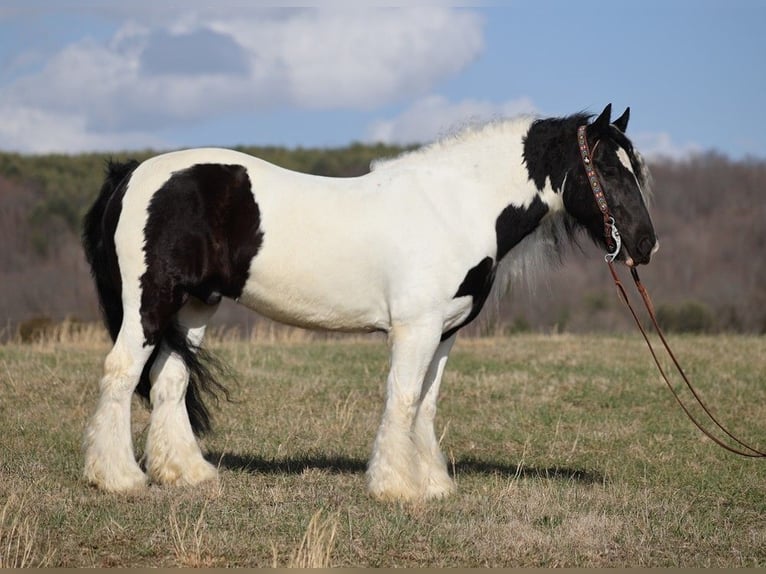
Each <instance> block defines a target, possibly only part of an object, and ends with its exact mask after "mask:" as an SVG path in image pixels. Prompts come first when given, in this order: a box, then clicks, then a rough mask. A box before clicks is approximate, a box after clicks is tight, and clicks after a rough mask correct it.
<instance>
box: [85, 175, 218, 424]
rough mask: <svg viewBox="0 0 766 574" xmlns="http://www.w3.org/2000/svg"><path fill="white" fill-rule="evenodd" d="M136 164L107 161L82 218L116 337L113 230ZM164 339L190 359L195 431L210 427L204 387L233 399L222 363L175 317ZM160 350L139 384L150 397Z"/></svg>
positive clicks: (189, 401)
mask: <svg viewBox="0 0 766 574" xmlns="http://www.w3.org/2000/svg"><path fill="white" fill-rule="evenodd" d="M138 165H139V162H137V161H135V160H130V161H128V162H126V163H117V162H113V161H109V162H108V163H107V167H106V178H105V179H104V183H103V185H102V186H101V192H100V193H99V195H98V198H97V199H96V201H95V203H94V204H93V206H92V207H91V208H90V210H89V211H88V213H87V214H86V215H85V218H84V220H83V233H82V244H83V248H84V249H85V257H86V259H87V260H88V263H89V264H90V269H91V275H92V276H93V279H94V281H95V283H96V290H97V292H98V300H99V304H100V306H101V311H102V313H103V316H104V321H105V323H106V327H107V329H108V330H109V335H110V336H111V338H112V341H114V340H115V339H116V338H117V334H118V333H119V332H120V327H121V326H122V316H123V309H122V278H121V275H120V267H119V262H118V260H117V251H116V248H115V244H114V232H115V230H116V229H117V222H118V221H119V219H120V213H121V211H122V197H123V195H124V193H125V189H126V187H127V185H128V181H129V180H130V176H131V174H132V173H133V171H134V170H135V169H136V168H137V167H138ZM161 339H162V342H163V343H164V344H166V345H167V346H168V348H169V349H170V350H171V351H173V352H175V353H177V354H178V355H179V356H180V357H181V359H182V360H183V361H184V363H185V364H186V368H187V369H188V371H189V386H188V387H187V389H186V409H187V411H188V413H189V421H190V423H191V426H192V429H193V430H194V432H195V434H198V435H199V434H202V433H204V432H206V431H208V430H210V427H211V424H210V413H209V411H208V409H207V407H206V406H205V404H204V403H203V401H202V393H203V392H204V393H206V394H208V395H210V396H212V397H213V398H214V399H217V395H218V393H222V394H223V395H224V396H225V397H226V398H227V399H229V393H228V392H227V390H226V388H225V387H224V386H223V385H222V384H221V383H219V382H218V381H217V380H216V375H217V374H219V373H221V374H222V373H223V372H224V369H223V367H222V365H221V364H220V363H219V362H218V361H216V360H215V359H214V358H213V357H212V356H211V355H210V354H209V353H207V352H205V351H204V350H203V349H197V348H193V347H191V346H190V345H189V343H188V341H187V340H186V337H185V336H184V335H183V333H182V332H181V330H180V329H179V328H178V326H177V324H176V323H175V322H174V321H172V322H171V324H170V325H169V327H168V328H167V329H165V331H164V332H163V334H162V338H161ZM159 351H160V345H157V346H156V347H155V349H154V352H153V353H152V355H151V357H150V358H149V360H148V361H147V362H146V365H144V369H143V372H142V373H141V379H140V380H139V383H138V386H137V387H136V393H138V395H139V396H141V398H143V399H144V400H145V401H147V402H148V401H149V391H150V389H151V382H150V380H149V373H150V371H151V368H152V365H153V364H154V361H155V360H156V358H157V355H158V354H159Z"/></svg>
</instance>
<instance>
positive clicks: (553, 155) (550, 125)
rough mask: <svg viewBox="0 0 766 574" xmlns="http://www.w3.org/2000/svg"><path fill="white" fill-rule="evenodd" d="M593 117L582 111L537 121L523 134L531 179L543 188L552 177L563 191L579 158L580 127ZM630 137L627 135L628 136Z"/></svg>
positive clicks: (555, 188) (538, 186) (554, 184)
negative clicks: (570, 170) (570, 171)
mask: <svg viewBox="0 0 766 574" xmlns="http://www.w3.org/2000/svg"><path fill="white" fill-rule="evenodd" d="M592 117H593V116H591V115H590V114H585V113H579V114H573V115H571V116H567V117H565V118H547V119H540V120H535V121H534V122H533V123H532V125H531V126H530V127H529V130H528V131H527V135H526V136H525V137H524V140H523V143H524V163H525V164H526V166H527V172H528V173H529V179H531V180H532V181H534V183H535V186H536V187H537V189H539V190H540V191H542V189H543V188H544V187H545V179H546V178H550V180H551V186H552V187H553V189H554V191H557V192H559V191H561V187H562V185H563V184H564V178H565V176H566V173H567V171H569V169H570V168H571V166H572V165H574V164H575V163H576V162H577V160H578V155H577V154H578V151H577V146H576V145H575V142H576V141H577V140H576V138H577V128H578V126H581V125H583V124H587V123H588V122H589V121H590V119H591V118H592ZM626 139H627V138H626Z"/></svg>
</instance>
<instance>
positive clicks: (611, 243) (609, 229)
mask: <svg viewBox="0 0 766 574" xmlns="http://www.w3.org/2000/svg"><path fill="white" fill-rule="evenodd" d="M577 145H578V148H579V150H580V159H581V160H582V164H583V168H584V169H585V175H586V176H587V178H588V183H590V187H591V191H593V196H594V197H595V199H596V204H597V205H598V208H599V210H600V211H601V214H602V215H603V216H604V239H605V242H606V245H607V248H608V249H609V252H607V254H606V256H605V257H604V259H605V260H606V262H607V264H608V265H609V271H611V273H612V278H613V279H614V284H615V285H616V287H617V292H618V293H619V295H620V298H621V299H622V300H623V302H624V303H625V305H626V306H627V307H628V309H629V310H630V314H631V315H633V320H634V321H635V322H636V325H638V330H639V331H641V335H642V336H643V337H644V341H646V345H647V347H649V351H650V352H651V354H652V358H653V359H654V364H655V365H657V369H659V371H660V375H662V378H663V380H664V381H665V384H666V385H667V386H668V388H669V389H670V392H671V393H673V396H674V397H675V399H676V401H677V402H678V404H679V405H681V408H682V409H683V411H684V412H685V413H686V416H688V417H689V419H690V420H691V421H692V422H693V423H694V425H695V426H696V427H697V428H698V429H699V430H700V431H702V433H703V434H704V435H705V436H707V437H708V438H709V439H710V440H712V441H713V442H714V443H716V444H717V445H719V446H721V447H723V448H724V449H726V450H728V451H729V452H733V453H734V454H738V455H740V456H746V457H750V458H766V453H764V452H762V451H760V450H758V449H756V448H753V447H752V446H750V445H748V444H747V443H745V442H743V441H741V440H740V439H738V438H737V437H736V436H734V435H733V434H732V433H731V432H729V431H728V430H727V429H726V428H725V427H724V426H723V425H722V424H721V423H719V422H718V419H716V418H715V417H714V416H713V413H711V412H710V409H709V408H708V407H707V405H706V404H705V403H704V402H703V401H702V398H701V397H700V396H699V394H697V391H696V390H695V389H694V387H693V386H692V384H691V382H689V378H688V377H687V376H686V373H684V370H683V369H682V368H681V365H680V364H679V362H678V359H676V356H675V355H674V354H673V351H671V350H670V345H668V342H667V340H666V339H665V335H664V334H663V332H662V329H660V326H659V324H658V323H657V317H656V316H655V314H654V305H652V300H651V298H650V297H649V292H648V291H647V290H646V288H645V287H644V284H643V283H641V279H639V277H638V271H637V270H636V268H635V267H634V266H631V267H630V273H631V275H632V276H633V281H635V283H636V288H637V289H638V292H639V293H640V294H641V298H642V299H643V300H644V305H645V306H646V310H647V311H648V312H649V316H650V317H651V319H652V324H653V325H654V328H655V330H656V331H657V334H658V335H659V337H660V340H661V341H662V344H663V345H664V346H665V350H666V351H667V352H668V355H669V356H670V358H671V359H672V360H673V364H674V365H675V367H676V369H677V370H678V373H679V374H680V375H681V378H682V379H683V380H684V382H685V383H686V386H687V387H688V388H689V390H690V391H691V393H692V395H693V396H694V398H695V399H696V401H697V404H699V406H700V407H702V410H703V411H704V412H705V414H706V415H707V416H708V418H710V420H711V421H713V423H714V424H715V425H716V426H717V427H718V428H719V430H721V431H722V432H723V433H725V434H726V435H727V436H728V437H729V438H730V439H732V440H733V441H734V442H735V443H737V444H738V445H739V446H740V447H742V448H741V449H740V448H736V447H733V446H730V445H728V444H726V443H725V442H724V441H722V440H721V439H720V438H718V437H717V436H715V435H714V434H713V433H711V432H710V431H709V430H707V429H706V428H705V427H703V426H702V424H701V423H700V422H699V421H698V420H697V419H696V418H695V417H694V415H692V413H691V412H690V411H689V409H688V408H687V407H686V405H685V404H684V403H683V401H682V400H681V397H679V396H678V393H677V392H676V390H675V389H674V388H673V385H671V384H670V380H669V379H668V377H667V375H666V374H665V370H664V369H663V368H662V365H661V364H660V360H659V359H658V358H657V353H655V352H654V347H652V343H651V341H649V336H648V335H647V334H646V330H645V329H644V326H643V325H642V324H641V321H640V319H639V318H638V315H637V314H636V312H635V310H634V309H633V305H631V303H630V299H628V294H627V293H626V292H625V287H624V286H623V284H622V281H620V278H619V276H618V275H617V271H616V270H615V268H614V264H613V261H614V260H615V259H616V258H617V256H618V255H619V253H620V248H621V247H622V241H621V238H620V233H619V232H618V231H617V225H616V224H615V221H614V217H612V214H611V213H610V211H609V205H608V204H607V201H606V195H605V193H604V184H603V182H602V181H601V177H600V176H599V174H598V171H597V170H596V166H595V165H594V161H593V159H594V158H593V150H595V149H596V146H597V145H598V141H596V143H594V144H593V148H592V149H591V147H590V146H589V145H588V137H587V133H586V126H584V125H583V126H579V127H578V128H577Z"/></svg>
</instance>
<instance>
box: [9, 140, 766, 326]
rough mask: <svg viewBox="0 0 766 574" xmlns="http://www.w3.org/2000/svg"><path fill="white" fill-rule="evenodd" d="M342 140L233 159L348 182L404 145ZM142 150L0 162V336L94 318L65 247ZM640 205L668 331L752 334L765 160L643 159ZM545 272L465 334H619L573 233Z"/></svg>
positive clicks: (239, 320)
mask: <svg viewBox="0 0 766 574" xmlns="http://www.w3.org/2000/svg"><path fill="white" fill-rule="evenodd" d="M413 147H415V146H411V147H408V148H403V147H398V146H389V145H382V144H380V145H366V144H359V143H354V144H351V145H349V146H346V147H340V148H330V149H319V148H295V149H289V148H283V147H263V146H262V147H252V146H242V147H239V148H237V149H239V150H240V151H243V152H245V153H249V154H252V155H255V156H258V157H261V158H263V159H265V160H267V161H270V162H272V163H275V164H277V165H280V166H282V167H285V168H288V169H293V170H296V171H301V172H304V173H311V174H316V175H324V176H335V177H351V176H358V175H362V174H364V173H366V172H367V171H369V166H370V162H371V161H372V160H374V159H378V158H381V157H391V156H395V155H398V154H401V153H403V152H405V151H408V150H410V149H413ZM155 153H156V152H154V151H151V150H146V151H142V152H134V153H124V152H121V153H114V154H100V153H98V154H97V153H93V154H79V155H35V156H32V155H21V154H14V153H0V245H2V246H3V249H1V250H0V321H2V322H0V339H1V338H9V337H12V336H14V335H15V334H16V333H17V332H18V329H19V326H20V325H22V326H23V325H24V324H34V323H35V322H37V323H40V324H44V323H46V322H55V321H60V320H62V319H64V318H73V319H76V320H81V321H93V320H96V319H97V318H98V306H97V302H96V298H95V291H94V288H93V285H92V282H91V280H90V276H89V272H88V269H87V265H86V263H85V260H84V256H83V254H82V249H81V247H80V243H79V235H80V224H81V220H82V217H83V215H84V213H85V212H86V211H87V209H88V208H89V206H90V204H91V203H92V201H93V200H94V198H95V196H96V194H97V193H98V190H99V188H100V186H101V182H102V179H103V174H104V167H105V165H106V162H107V160H109V159H113V160H117V161H121V160H126V159H128V158H135V159H138V160H142V159H145V158H147V157H150V156H152V155H154V154H155ZM650 169H651V172H652V175H653V178H654V189H655V194H654V198H653V201H652V205H651V207H650V211H651V213H652V217H653V219H654V222H655V228H656V231H657V233H658V236H659V240H660V251H659V252H658V253H657V254H656V255H655V257H654V258H653V260H652V263H651V264H650V265H649V266H648V267H646V268H645V269H642V270H641V274H642V278H643V279H644V282H645V283H647V285H648V287H649V288H650V290H651V291H652V293H653V297H654V298H655V302H656V304H657V307H658V314H659V316H660V318H661V321H662V322H663V324H664V326H665V327H667V328H668V329H670V330H677V331H694V332H720V331H733V332H749V333H764V332H766V289H765V288H764V285H766V258H765V257H764V256H763V254H762V247H763V245H765V244H766V226H765V225H764V223H763V222H764V221H766V199H765V198H764V191H763V188H764V181H766V161H764V160H756V159H749V160H742V161H733V160H730V159H728V158H727V157H725V156H722V155H720V154H717V153H715V152H709V153H706V154H701V155H697V156H695V157H693V158H692V159H689V160H685V161H671V160H668V159H663V160H656V161H653V162H650ZM571 251H572V253H569V254H568V256H567V257H566V258H565V260H564V263H563V264H562V266H561V267H560V268H559V269H553V270H551V271H549V272H547V273H545V274H544V275H543V276H542V277H541V278H540V280H538V281H537V282H536V283H533V285H532V286H531V287H527V286H526V284H524V285H521V284H520V285H518V286H513V287H512V288H511V293H509V294H508V296H507V297H505V298H504V300H503V303H502V304H501V306H500V308H499V309H498V310H497V312H496V313H489V312H484V313H483V314H482V316H481V317H480V318H479V320H477V321H476V322H475V323H474V324H473V325H471V326H470V327H469V332H471V333H474V334H482V333H492V334H498V333H512V332H515V331H525V330H558V331H571V332H588V331H607V330H608V331H621V330H626V329H629V328H631V326H630V323H629V317H628V316H627V315H626V313H625V311H624V309H622V308H621V304H620V302H619V300H618V299H617V296H616V295H615V293H614V287H613V286H612V285H611V278H610V277H609V276H608V271H607V270H606V269H605V266H604V265H603V259H602V256H601V254H600V252H599V250H598V249H596V248H595V246H593V245H592V244H591V243H590V240H588V239H586V238H585V237H583V239H582V243H581V244H580V246H579V247H577V248H575V249H573V250H571ZM263 321H265V320H264V319H262V318H260V317H258V316H256V315H255V314H253V313H251V312H249V311H242V310H238V309H237V308H236V306H235V305H234V304H227V305H224V306H223V308H222V309H221V311H220V312H219V313H218V314H217V319H216V322H217V323H218V324H223V325H232V326H236V327H238V328H240V329H242V330H243V331H248V330H250V329H252V328H253V326H254V325H256V324H257V323H259V322H263Z"/></svg>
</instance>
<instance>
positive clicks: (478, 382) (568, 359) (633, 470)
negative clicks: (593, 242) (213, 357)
mask: <svg viewBox="0 0 766 574" xmlns="http://www.w3.org/2000/svg"><path fill="white" fill-rule="evenodd" d="M297 333H298V335H295V336H290V337H285V338H284V339H283V340H256V341H253V342H239V341H235V340H227V339H226V337H219V338H218V339H217V340H215V341H213V342H212V344H211V345H210V346H211V347H212V348H213V349H214V350H215V351H216V352H217V353H219V354H220V355H221V356H223V357H224V359H225V361H226V362H227V363H229V364H230V365H231V366H232V368H233V371H234V373H236V376H235V377H234V379H233V380H232V381H231V382H230V385H231V388H232V389H233V391H234V394H233V397H234V400H235V402H234V403H226V404H223V403H222V404H221V405H220V406H219V407H216V408H214V413H215V418H216V427H215V428H216V431H215V433H214V434H213V435H211V436H209V437H206V438H205V439H204V440H203V445H204V448H205V450H206V452H207V453H208V457H209V459H210V460H211V461H213V462H214V464H217V465H218V466H219V467H220V481H219V482H218V483H217V484H207V485H203V486H202V487H196V488H171V487H161V486H151V487H150V488H148V489H146V490H145V491H142V492H139V493H136V494H130V495H113V494H104V493H101V492H98V491H96V490H94V489H92V488H90V487H88V486H87V485H85V484H84V483H83V481H82V480H81V478H80V474H81V466H82V454H81V452H80V441H81V435H82V430H83V427H84V424H85V421H86V418H87V417H88V416H89V415H90V413H91V412H92V409H93V408H94V406H95V403H96V392H97V381H98V378H99V376H100V371H101V365H102V362H103V357H104V355H105V353H106V352H107V349H108V346H107V344H106V342H105V341H104V340H103V338H101V337H91V338H87V337H86V338H83V337H80V338H79V339H78V338H75V339H70V340H67V339H64V340H58V341H56V340H52V341H48V342H44V343H40V344H35V345H24V346H21V345H13V344H8V345H5V346H0V567H6V566H96V567H109V566H211V567H222V566H290V565H298V566H301V565H302V566H341V567H351V566H387V567H390V566H511V567H521V566H547V567H551V566H570V567H594V566H610V567H616V566H620V567H622V566H683V567H689V566H715V567H729V566H764V565H766V461H763V460H751V459H741V458H739V457H735V456H733V455H731V454H729V453H727V452H725V451H723V450H722V449H720V448H719V447H717V446H716V445H714V444H713V443H712V442H711V441H709V440H708V439H707V438H705V437H704V436H702V435H701V434H700V433H699V431H697V430H696V429H695V428H694V427H693V426H692V424H691V423H690V422H689V421H688V420H687V419H686V417H685V416H684V414H683V413H682V412H681V410H680V409H679V408H678V406H677V405H676V404H675V403H674V401H673V398H672V396H671V394H670V393H669V391H668V390H667V389H666V388H664V384H663V383H662V382H661V381H660V380H659V377H658V375H657V373H656V371H655V370H654V366H653V364H652V363H651V359H650V357H649V355H648V353H647V352H646V350H645V349H644V348H643V342H642V341H641V340H640V338H639V337H638V336H624V337H623V336H619V337H618V336H573V335H550V336H547V335H519V336H514V337H508V338H500V337H498V338H490V339H473V340H469V339H462V340H461V339H459V340H458V343H457V344H456V346H455V350H454V351H453V354H452V356H451V358H450V363H449V365H448V369H447V373H446V375H445V383H444V386H443V389H444V390H443V394H442V396H441V400H440V412H439V415H438V419H437V422H438V432H439V433H440V434H441V436H442V444H443V448H444V450H445V452H446V453H447V455H448V457H449V460H450V466H451V470H452V472H453V473H454V476H455V479H456V481H457V484H458V492H457V494H455V495H454V496H452V497H450V498H447V499H445V500H438V501H432V502H428V503H425V504H420V505H405V504H397V503H380V502H376V501H374V500H372V499H371V498H370V497H369V496H368V495H367V494H366V492H365V477H364V470H365V466H366V460H367V457H368V455H369V452H370V448H371V445H372V441H373V438H374V433H375V430H376V427H377V423H378V420H379V416H380V413H381V409H382V405H383V390H384V381H385V375H386V369H387V349H386V345H385V342H384V341H383V340H382V339H380V338H378V337H371V338H366V339H361V338H355V337H353V338H348V339H340V340H322V339H311V338H309V337H307V336H303V335H300V333H301V332H297ZM671 342H672V343H674V345H675V347H676V349H677V353H678V354H679V357H680V359H681V362H682V363H683V364H684V366H685V368H686V370H687V372H688V373H689V375H690V376H691V378H692V380H693V381H695V382H696V384H697V385H698V388H699V390H700V392H701V394H702V396H703V397H704V398H705V399H706V400H707V401H708V402H709V404H711V405H714V410H715V412H716V413H717V414H718V415H719V417H720V419H721V420H722V421H724V422H726V423H729V424H730V426H731V427H732V430H734V431H735V432H736V433H739V434H741V435H742V436H743V437H746V438H748V439H751V440H752V442H754V443H757V445H760V446H762V447H763V446H766V379H765V377H764V374H765V373H766V338H763V337H744V336H718V337H680V336H675V337H671ZM678 388H679V389H680V388H681V387H680V382H679V387H678ZM133 421H134V427H133V428H134V437H135V439H136V447H137V453H138V455H139V456H140V454H141V451H142V449H143V442H144V440H145V436H146V430H147V429H146V425H147V422H148V414H147V411H146V410H145V409H144V408H143V407H142V406H140V405H139V403H138V402H136V403H135V404H134V415H133Z"/></svg>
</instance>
